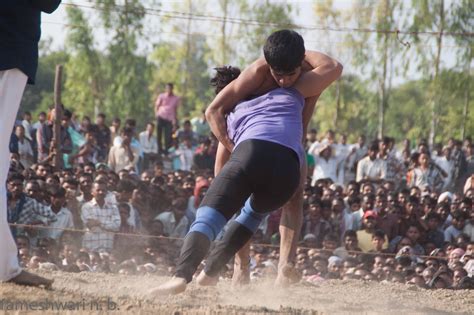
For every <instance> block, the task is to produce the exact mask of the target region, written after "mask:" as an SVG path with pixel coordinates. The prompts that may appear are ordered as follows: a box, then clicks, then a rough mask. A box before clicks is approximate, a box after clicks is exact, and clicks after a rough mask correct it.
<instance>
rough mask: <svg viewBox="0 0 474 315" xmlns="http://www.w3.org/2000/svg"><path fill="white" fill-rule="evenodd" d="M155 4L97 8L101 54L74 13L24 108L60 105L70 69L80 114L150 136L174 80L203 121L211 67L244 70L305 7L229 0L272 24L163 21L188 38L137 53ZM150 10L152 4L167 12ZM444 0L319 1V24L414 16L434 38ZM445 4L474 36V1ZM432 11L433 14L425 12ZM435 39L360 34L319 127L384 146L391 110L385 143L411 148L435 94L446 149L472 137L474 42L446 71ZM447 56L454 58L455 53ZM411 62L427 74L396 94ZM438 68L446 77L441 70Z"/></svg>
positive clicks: (415, 26)
mask: <svg viewBox="0 0 474 315" xmlns="http://www.w3.org/2000/svg"><path fill="white" fill-rule="evenodd" d="M150 1H152V0H150ZM144 3H145V2H143V1H139V0H122V1H114V0H98V1H96V5H98V6H99V7H100V8H101V10H99V11H98V12H100V14H99V22H100V23H102V26H103V27H104V28H105V29H106V31H107V32H108V35H107V36H108V37H107V38H108V39H109V41H108V42H107V43H105V44H103V45H101V47H104V49H101V50H99V48H98V46H99V45H96V42H95V41H96V40H97V38H95V37H94V29H93V27H92V26H90V24H89V22H88V21H89V17H88V16H87V15H85V11H82V10H81V9H79V8H74V7H68V9H67V19H68V21H67V22H68V24H70V25H73V27H72V28H70V29H68V34H67V39H66V42H65V49H63V50H59V51H51V50H50V48H49V46H50V43H49V42H48V41H47V40H43V41H42V42H41V49H40V53H41V58H40V61H39V68H38V75H37V80H36V85H34V86H28V87H27V89H26V90H25V95H24V98H23V101H22V110H23V111H25V110H29V111H32V112H33V113H38V112H39V111H40V110H46V109H47V108H48V106H49V105H51V104H52V103H53V85H54V71H55V66H56V65H57V64H63V65H64V66H65V68H64V77H63V87H64V88H63V94H62V99H63V103H64V104H65V106H66V107H68V108H71V109H72V110H73V111H74V112H75V113H76V114H77V115H79V116H83V115H90V116H93V115H94V114H97V113H98V112H99V111H100V112H105V113H106V114H107V115H108V117H109V120H110V119H112V118H113V117H121V118H122V119H124V118H128V117H133V118H135V119H136V120H137V122H138V123H139V128H141V127H142V126H143V125H144V124H145V123H146V122H147V121H150V120H153V119H154V113H153V104H154V101H155V99H156V96H157V95H158V93H161V92H163V90H164V85H165V83H167V82H172V83H174V84H175V92H176V94H177V95H179V96H181V97H182V106H181V108H180V110H179V118H180V119H184V118H191V117H193V116H196V115H198V114H199V113H200V111H201V110H202V109H204V108H205V107H206V106H207V105H208V104H209V102H210V101H211V100H212V98H213V96H214V95H213V91H212V89H211V88H210V86H209V80H210V76H212V74H213V72H212V68H213V67H215V66H216V65H220V64H222V63H230V64H233V65H238V66H240V67H244V66H245V65H247V64H248V63H249V62H250V61H253V60H254V59H255V58H257V57H259V56H260V55H261V49H262V45H263V43H264V41H265V38H266V37H267V36H268V34H270V33H271V32H272V31H274V30H276V29H280V28H282V25H285V24H286V25H291V23H292V19H291V16H290V14H291V12H292V11H293V10H294V8H293V6H292V5H290V4H282V3H281V2H280V3H275V2H270V1H252V2H250V1H247V0H238V1H228V0H219V2H218V4H219V5H218V6H216V8H217V9H218V10H220V12H221V13H215V14H214V13H213V15H221V16H228V17H239V18H242V19H247V20H254V21H261V22H265V23H261V24H259V23H247V24H246V25H235V24H232V23H228V22H227V23H224V22H223V21H217V22H216V21H214V22H209V24H206V25H208V26H209V30H208V31H207V32H206V33H212V35H213V36H207V37H206V36H205V34H200V33H199V32H196V29H198V24H197V23H205V22H202V21H198V22H196V21H194V20H192V19H190V18H186V16H185V17H184V18H182V19H171V18H160V19H159V23H160V25H159V29H163V30H171V31H173V32H178V33H180V34H179V35H180V36H176V38H174V39H173V40H166V41H165V40H163V39H160V40H157V41H155V42H152V43H151V44H152V45H153V46H152V47H153V49H152V50H151V51H148V52H145V53H144V52H143V50H142V49H140V48H139V45H138V43H141V42H143V41H144V38H145V37H144V36H145V35H144V34H143V28H144V24H145V23H146V22H145V12H146V11H145V10H146V8H145V4H144ZM146 3H147V4H146V6H147V7H148V6H150V7H155V8H156V7H157V6H156V5H153V6H151V5H150V4H149V2H146ZM439 3H440V2H439V1H433V2H432V1H427V0H420V1H413V3H412V2H406V1H398V0H381V1H375V0H357V1H355V3H354V6H353V7H352V8H351V10H350V12H349V11H340V10H338V9H336V8H337V6H334V5H333V3H332V1H327V2H324V3H323V2H318V3H317V4H315V16H316V18H317V22H315V23H316V24H317V23H319V24H321V25H333V26H336V27H337V26H339V27H342V26H347V25H351V26H353V27H360V28H372V29H379V30H382V29H384V30H386V29H395V28H399V29H402V28H405V29H407V27H408V26H406V25H405V26H404V27H401V25H402V16H403V14H405V16H403V19H405V20H408V21H409V26H410V29H412V30H420V31H422V30H425V31H426V30H429V31H432V30H437V29H439V27H440V25H439V23H440V17H439V16H436V14H439V11H437V10H438V9H439V8H440V7H439ZM446 3H448V4H449V6H448V7H447V8H446V17H445V23H446V25H444V29H445V30H449V31H452V32H471V33H472V32H473V27H474V23H473V19H474V18H473V12H474V7H473V3H474V2H473V1H469V0H459V1H451V2H446ZM208 6H209V4H208V3H206V2H205V1H191V0H186V1H184V2H181V3H180V4H179V5H176V7H175V10H176V11H180V12H190V13H193V14H209V13H207V12H208V11H209V10H207V9H209V8H208ZM216 8H213V9H216ZM413 9H415V10H413ZM388 13H389V14H388ZM402 13H403V14H402ZM424 13H426V14H429V16H423V14H424ZM153 18H155V16H154V17H153ZM341 21H342V22H341ZM267 22H271V23H275V26H274V27H272V26H269V25H267V24H266V23H267ZM338 23H340V24H338ZM201 25H202V24H200V25H199V26H201ZM235 34H238V35H237V36H236V35H235ZM331 34H332V33H331ZM331 34H329V32H328V33H327V34H322V36H320V38H322V39H323V40H327V41H333V39H332V38H331ZM182 35H184V36H182ZM430 38H431V39H432V41H431V44H432V45H431V47H426V44H427V43H426V41H421V39H419V38H418V37H414V38H413V39H412V38H409V36H405V37H404V38H403V40H407V41H411V42H412V44H413V48H412V49H405V48H404V47H403V46H402V45H401V44H400V42H399V41H398V39H397V37H396V35H394V34H389V35H387V34H374V33H352V34H350V35H348V36H347V37H346V38H344V42H346V43H347V44H346V46H344V47H343V48H345V50H344V51H347V50H348V51H349V52H350V53H349V56H348V57H347V59H349V58H350V60H351V62H352V64H353V65H354V68H353V69H354V71H353V72H352V73H348V72H346V73H344V75H343V77H342V79H341V80H340V81H339V83H338V84H339V86H338V88H339V98H338V93H337V91H338V90H337V87H336V84H333V85H332V86H331V87H330V88H329V89H328V90H327V91H325V92H324V93H323V94H322V96H321V98H320V100H319V102H318V105H317V108H316V111H315V115H314V117H313V120H312V127H316V128H317V129H318V130H319V131H320V132H324V131H326V130H328V129H336V130H335V131H336V132H339V133H346V134H348V135H349V139H350V140H351V141H355V140H356V137H357V136H358V134H360V133H363V134H365V135H367V137H369V138H374V137H376V136H377V133H378V132H379V131H380V122H381V120H380V116H378V115H379V114H380V112H381V109H382V110H383V112H384V115H385V120H384V128H383V129H384V133H385V134H386V135H390V136H393V137H395V138H396V139H397V140H401V139H402V138H405V137H407V138H410V139H411V140H416V139H418V138H421V137H424V138H428V137H429V136H430V128H431V126H432V120H431V119H432V111H433V106H432V105H433V104H434V103H433V99H434V95H435V93H434V92H436V95H435V96H436V103H437V107H436V111H437V113H436V117H437V122H436V138H435V141H437V142H438V141H441V140H445V139H447V138H449V137H451V136H453V137H458V138H459V137H461V136H462V135H465V136H467V135H473V134H474V124H473V121H474V110H472V109H471V108H472V105H471V106H470V107H469V105H470V104H471V103H472V102H470V93H468V92H469V89H470V87H471V86H472V85H470V82H471V81H472V76H473V74H472V71H471V68H470V67H471V64H472V52H473V48H474V44H473V42H474V39H473V38H472V37H455V43H456V45H457V46H456V48H455V49H454V51H453V54H455V56H456V57H457V59H456V61H457V62H456V65H455V66H454V67H453V68H452V69H446V68H443V66H444V65H443V64H442V63H438V64H436V63H435V59H436V56H437V51H436V48H437V46H436V45H437V44H438V42H437V41H436V39H437V37H436V36H432V37H430ZM428 43H429V42H428ZM441 48H442V49H443V51H444V49H445V48H444V47H441ZM403 49H405V50H404V52H403V54H402V50H403ZM223 50H225V52H226V54H223ZM344 51H339V50H337V51H331V52H330V54H334V55H335V56H336V57H339V56H341V55H342V54H343V53H344ZM407 51H408V52H409V53H410V54H411V55H412V56H411V57H410V55H409V54H408V53H406V52H407ZM344 59H345V58H344ZM400 61H403V62H400ZM410 62H411V63H412V64H413V65H418V66H420V68H422V69H423V71H422V72H421V74H422V75H423V76H422V78H421V79H419V80H411V81H408V82H406V83H404V84H402V85H399V86H395V87H394V86H392V77H393V76H394V75H403V74H404V73H403V72H399V73H397V72H396V71H397V70H398V71H400V70H403V69H406V68H408V67H409V66H410V64H409V63H410ZM437 66H439V69H438V70H439V71H436V69H435V67H437ZM347 68H349V67H347ZM347 68H346V69H347ZM436 72H438V79H437V80H436V82H434V80H433V79H432V78H433V74H434V73H436ZM405 74H406V73H405ZM435 83H436V84H435ZM382 87H383V88H382ZM383 90H384V93H382V91H383ZM471 94H472V93H471ZM384 98H385V102H384V103H382V102H381V101H382V100H383V99H384ZM337 104H339V106H337ZM382 105H383V106H382ZM336 111H337V112H336ZM465 112H467V114H466V115H465V114H464V113H465ZM377 117H378V118H379V119H378V118H377ZM464 117H465V118H466V119H465V120H464ZM464 121H466V124H464ZM335 126H337V127H335ZM463 128H464V129H463ZM463 131H464V134H463Z"/></svg>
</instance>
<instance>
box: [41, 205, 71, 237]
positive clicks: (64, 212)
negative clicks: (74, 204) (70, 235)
mask: <svg viewBox="0 0 474 315" xmlns="http://www.w3.org/2000/svg"><path fill="white" fill-rule="evenodd" d="M48 226H49V227H51V228H54V229H51V230H49V229H44V230H43V231H42V233H41V234H42V235H43V237H49V238H52V239H55V240H59V238H60V237H61V235H63V232H64V231H63V230H61V229H73V228H74V220H73V219H72V213H71V211H69V209H67V208H61V210H59V212H58V213H56V221H53V222H51V223H50V224H49V225H48Z"/></svg>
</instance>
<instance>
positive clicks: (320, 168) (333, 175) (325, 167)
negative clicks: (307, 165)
mask: <svg viewBox="0 0 474 315" xmlns="http://www.w3.org/2000/svg"><path fill="white" fill-rule="evenodd" d="M312 148H313V150H311V149H310V151H309V152H308V153H309V154H312V155H313V157H314V171H313V178H312V181H311V185H312V186H314V185H315V183H316V181H317V180H318V179H323V178H330V179H331V180H332V181H333V182H335V183H337V182H338V166H339V164H340V163H339V162H340V161H339V160H338V159H337V158H336V157H334V156H333V154H332V147H331V145H329V144H325V145H323V146H322V147H321V148H320V150H319V151H316V149H315V146H313V147H312Z"/></svg>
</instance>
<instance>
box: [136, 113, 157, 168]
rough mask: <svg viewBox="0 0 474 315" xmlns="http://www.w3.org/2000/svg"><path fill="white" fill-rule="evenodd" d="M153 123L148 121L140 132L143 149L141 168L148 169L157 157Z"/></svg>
mask: <svg viewBox="0 0 474 315" xmlns="http://www.w3.org/2000/svg"><path fill="white" fill-rule="evenodd" d="M154 131H155V124H154V123H152V122H149V123H147V124H146V130H145V131H142V132H140V135H139V139H140V145H141V147H142V150H143V169H144V170H148V169H150V167H151V166H152V164H154V163H153V162H155V161H156V160H157V158H158V144H157V142H156V137H155V136H154V135H153V132H154Z"/></svg>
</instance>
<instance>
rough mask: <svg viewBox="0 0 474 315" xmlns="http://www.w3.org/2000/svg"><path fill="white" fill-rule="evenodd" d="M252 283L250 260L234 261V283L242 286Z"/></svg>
mask: <svg viewBox="0 0 474 315" xmlns="http://www.w3.org/2000/svg"><path fill="white" fill-rule="evenodd" d="M249 283H250V261H248V262H247V263H245V264H241V263H238V262H237V261H235V262H234V274H233V275H232V285H234V286H241V285H247V284H249Z"/></svg>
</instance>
